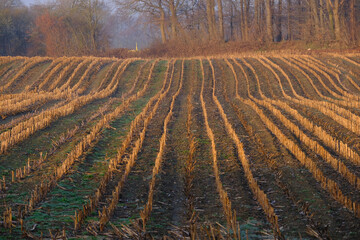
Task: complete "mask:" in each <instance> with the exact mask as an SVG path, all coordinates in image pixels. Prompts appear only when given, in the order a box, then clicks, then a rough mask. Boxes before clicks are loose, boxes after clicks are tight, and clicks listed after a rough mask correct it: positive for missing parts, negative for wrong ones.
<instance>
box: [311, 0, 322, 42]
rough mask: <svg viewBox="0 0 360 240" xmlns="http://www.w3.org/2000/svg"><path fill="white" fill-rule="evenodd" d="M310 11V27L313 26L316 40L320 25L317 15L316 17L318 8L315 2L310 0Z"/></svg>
mask: <svg viewBox="0 0 360 240" xmlns="http://www.w3.org/2000/svg"><path fill="white" fill-rule="evenodd" d="M309 3H310V9H311V15H312V17H311V19H312V21H311V23H312V25H313V26H314V29H315V32H314V33H315V34H313V35H315V36H316V38H318V36H319V33H320V24H319V15H318V7H317V4H316V1H315V0H310V2H309Z"/></svg>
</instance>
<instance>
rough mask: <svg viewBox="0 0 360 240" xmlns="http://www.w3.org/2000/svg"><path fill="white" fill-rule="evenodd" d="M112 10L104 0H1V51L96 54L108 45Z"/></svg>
mask: <svg viewBox="0 0 360 240" xmlns="http://www.w3.org/2000/svg"><path fill="white" fill-rule="evenodd" d="M109 11H110V10H109V9H108V7H107V6H106V5H105V3H104V2H103V1H101V0H56V1H54V2H49V3H46V4H36V5H32V6H31V7H27V6H25V5H24V4H23V3H22V2H21V1H20V0H0V55H30V56H33V55H48V56H72V55H92V54H96V53H97V52H99V51H101V50H103V49H106V48H108V43H109V34H108V31H107V30H106V21H108V19H107V17H108V16H109V14H108V13H109ZM110 15H111V14H110Z"/></svg>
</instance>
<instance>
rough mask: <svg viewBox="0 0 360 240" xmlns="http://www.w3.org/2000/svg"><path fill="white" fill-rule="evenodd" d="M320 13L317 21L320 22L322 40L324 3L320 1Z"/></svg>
mask: <svg viewBox="0 0 360 240" xmlns="http://www.w3.org/2000/svg"><path fill="white" fill-rule="evenodd" d="M319 8H320V13H319V20H320V35H321V36H322V38H324V37H323V36H324V30H325V21H324V1H323V0H320V7H319Z"/></svg>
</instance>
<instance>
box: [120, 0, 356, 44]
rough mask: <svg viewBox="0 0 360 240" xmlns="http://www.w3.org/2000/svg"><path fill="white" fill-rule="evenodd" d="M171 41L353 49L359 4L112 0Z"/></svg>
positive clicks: (337, 0) (331, 0)
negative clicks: (300, 42) (146, 18)
mask: <svg viewBox="0 0 360 240" xmlns="http://www.w3.org/2000/svg"><path fill="white" fill-rule="evenodd" d="M116 1H117V3H118V5H120V6H123V7H124V8H126V9H129V10H132V11H133V12H135V13H136V14H138V13H140V12H141V13H146V14H148V15H149V17H150V18H151V19H152V20H153V22H154V23H157V24H158V26H159V31H160V33H161V39H162V42H166V41H168V40H172V39H177V40H179V39H182V40H187V39H199V38H200V39H201V40H220V41H229V40H235V41H236V40H238V41H266V42H280V41H284V40H304V41H310V42H311V41H319V42H334V41H335V42H338V43H341V44H346V45H356V44H358V41H359V39H360V36H359V32H360V31H359V30H360V29H359V27H358V25H359V22H360V1H359V0H216V1H215V0H116Z"/></svg>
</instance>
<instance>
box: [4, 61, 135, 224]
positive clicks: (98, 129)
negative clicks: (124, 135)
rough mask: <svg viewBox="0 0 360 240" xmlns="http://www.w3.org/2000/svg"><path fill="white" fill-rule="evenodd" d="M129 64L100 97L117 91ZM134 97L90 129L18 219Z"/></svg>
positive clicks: (44, 193) (34, 191)
mask: <svg viewBox="0 0 360 240" xmlns="http://www.w3.org/2000/svg"><path fill="white" fill-rule="evenodd" d="M129 63H130V61H128V62H127V64H124V66H123V68H120V67H119V68H118V71H117V73H119V74H116V75H115V76H114V78H113V79H112V84H111V85H109V88H106V89H104V91H103V92H102V93H101V96H104V95H105V94H106V95H105V96H110V95H111V94H112V93H113V92H114V91H115V90H116V89H117V87H118V84H119V79H118V78H120V76H121V74H122V73H123V72H124V71H125V68H126V67H127V65H128V64H129ZM134 96H135V97H134ZM136 96H137V94H136V93H135V94H134V95H133V96H131V97H129V98H127V99H126V100H125V101H124V102H123V103H122V104H121V105H120V106H118V107H117V108H116V109H115V110H114V111H112V112H110V113H108V114H106V115H104V116H103V117H102V119H101V120H100V121H99V122H98V123H97V124H96V125H95V126H94V127H92V129H91V130H90V133H89V134H87V135H86V136H84V137H83V139H82V140H81V141H80V142H79V143H78V144H77V145H76V146H75V147H74V148H73V150H72V151H71V152H70V153H69V154H68V156H67V158H66V159H65V160H64V161H63V163H62V164H61V165H60V166H58V167H57V168H56V169H55V173H54V175H50V176H49V177H47V179H45V180H43V181H42V182H41V183H40V184H39V185H37V186H35V188H34V190H33V191H32V194H31V197H30V199H29V201H28V204H27V205H25V206H24V208H23V209H22V210H19V219H21V218H22V217H23V216H24V215H26V214H28V213H29V212H31V211H32V210H33V209H34V207H35V206H36V204H37V203H39V202H40V201H41V200H42V199H44V198H45V196H46V195H47V193H48V192H49V191H50V190H51V189H53V188H54V187H55V186H56V183H57V181H58V180H59V179H61V178H62V176H64V175H65V174H66V173H67V172H68V170H69V169H70V168H71V166H72V165H73V164H74V163H75V161H76V160H78V159H79V157H80V156H81V155H82V154H83V153H84V152H85V151H86V150H87V149H88V148H89V147H90V146H91V144H92V142H94V141H95V140H96V138H97V137H98V136H99V133H100V132H101V130H102V129H104V128H105V127H107V126H108V124H109V123H110V122H111V121H112V120H113V119H114V118H115V117H117V116H118V115H120V114H121V113H123V112H124V111H125V110H126V109H127V108H128V106H129V105H130V103H131V102H132V101H134V100H135V98H136ZM97 97H99V96H97ZM7 211H8V209H7Z"/></svg>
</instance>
